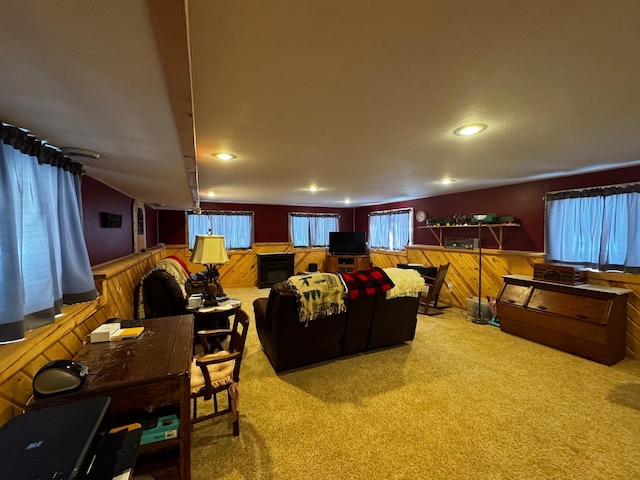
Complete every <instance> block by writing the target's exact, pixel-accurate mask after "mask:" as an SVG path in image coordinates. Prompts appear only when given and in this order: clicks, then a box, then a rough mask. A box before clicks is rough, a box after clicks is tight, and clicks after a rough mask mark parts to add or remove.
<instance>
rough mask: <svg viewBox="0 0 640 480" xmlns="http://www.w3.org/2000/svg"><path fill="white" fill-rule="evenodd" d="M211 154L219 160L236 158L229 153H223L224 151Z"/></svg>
mask: <svg viewBox="0 0 640 480" xmlns="http://www.w3.org/2000/svg"><path fill="white" fill-rule="evenodd" d="M213 156H214V157H216V158H217V159H219V160H233V159H234V158H236V156H235V155H231V154H230V153H224V152H221V153H214V154H213Z"/></svg>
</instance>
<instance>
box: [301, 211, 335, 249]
mask: <svg viewBox="0 0 640 480" xmlns="http://www.w3.org/2000/svg"><path fill="white" fill-rule="evenodd" d="M339 218H340V215H338V214H337V213H290V214H289V232H290V236H291V242H292V243H293V246H294V247H328V246H329V232H337V231H338V228H339V225H338V221H339Z"/></svg>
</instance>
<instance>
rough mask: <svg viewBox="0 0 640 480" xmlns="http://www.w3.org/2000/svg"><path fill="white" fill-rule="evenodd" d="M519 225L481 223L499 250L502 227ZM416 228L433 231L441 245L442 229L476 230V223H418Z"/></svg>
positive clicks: (516, 225)
mask: <svg viewBox="0 0 640 480" xmlns="http://www.w3.org/2000/svg"><path fill="white" fill-rule="evenodd" d="M519 226H520V225H519V224H517V223H498V224H491V223H486V224H485V223H483V224H482V228H486V229H488V230H489V232H491V235H493V238H494V239H495V241H496V242H497V243H498V248H499V249H500V250H502V229H503V228H509V227H519ZM418 228H428V229H429V230H430V231H431V233H433V236H434V237H436V240H438V244H439V245H440V246H442V230H444V229H452V228H473V229H475V230H478V225H450V226H448V227H447V226H440V227H438V226H434V225H420V226H419V227H418ZM496 231H497V233H496Z"/></svg>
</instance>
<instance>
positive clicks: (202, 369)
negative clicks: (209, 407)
mask: <svg viewBox="0 0 640 480" xmlns="http://www.w3.org/2000/svg"><path fill="white" fill-rule="evenodd" d="M248 332H249V316H248V315H247V313H246V312H245V311H244V310H241V309H238V311H237V312H236V315H235V318H234V321H233V327H232V328H231V329H227V330H202V331H199V332H198V336H202V337H209V338H212V339H214V340H213V342H206V343H207V344H209V345H211V344H214V345H216V343H217V339H219V338H220V336H221V335H229V345H228V347H227V349H226V350H224V349H222V345H220V343H219V342H218V343H217V348H216V349H217V350H218V351H216V352H214V353H205V354H204V355H200V356H196V357H194V359H193V362H192V364H191V398H192V399H193V416H192V419H191V423H192V424H194V423H198V422H202V421H203V420H208V419H210V418H214V417H217V416H220V415H226V414H230V415H231V417H230V423H231V425H232V427H233V435H234V436H237V435H239V434H240V424H239V421H238V382H239V381H240V364H241V362H242V353H243V351H244V345H245V342H246V340H247V333H248ZM222 392H226V394H227V401H226V405H224V404H223V407H222V408H221V406H220V405H219V404H218V394H219V393H222ZM200 398H202V399H203V400H211V399H213V413H208V414H205V415H201V416H198V405H197V403H198V399H200Z"/></svg>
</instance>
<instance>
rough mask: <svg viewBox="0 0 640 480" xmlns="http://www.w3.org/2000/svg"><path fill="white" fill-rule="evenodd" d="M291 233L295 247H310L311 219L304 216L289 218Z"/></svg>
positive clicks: (291, 216)
mask: <svg viewBox="0 0 640 480" xmlns="http://www.w3.org/2000/svg"><path fill="white" fill-rule="evenodd" d="M289 220H290V222H289V232H290V233H291V242H292V243H293V246H294V247H309V246H310V245H311V239H310V230H309V217H308V216H306V215H305V216H303V215H290V216H289Z"/></svg>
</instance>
